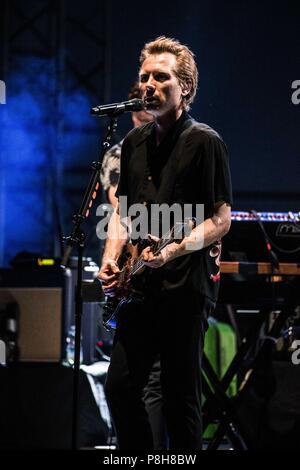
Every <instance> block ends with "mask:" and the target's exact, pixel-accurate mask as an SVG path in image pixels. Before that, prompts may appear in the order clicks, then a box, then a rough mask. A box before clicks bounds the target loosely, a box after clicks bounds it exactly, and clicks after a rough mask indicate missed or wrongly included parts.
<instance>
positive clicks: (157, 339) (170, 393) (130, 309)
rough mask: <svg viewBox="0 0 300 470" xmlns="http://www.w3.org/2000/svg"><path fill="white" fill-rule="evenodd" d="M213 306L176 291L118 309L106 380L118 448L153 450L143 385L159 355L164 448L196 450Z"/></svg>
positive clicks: (200, 430)
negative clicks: (166, 445) (166, 442)
mask: <svg viewBox="0 0 300 470" xmlns="http://www.w3.org/2000/svg"><path fill="white" fill-rule="evenodd" d="M213 307H214V304H213V303H212V302H211V301H210V300H209V299H207V298H206V297H203V296H200V295H199V294H196V293H192V294H191V293H189V294H188V293H185V292H183V291H181V292H179V291H177V293H176V294H172V295H169V296H168V297H165V298H161V299H159V300H158V299H148V300H147V301H146V302H144V303H143V304H129V305H126V306H125V307H124V309H123V310H122V312H121V316H120V320H119V324H118V328H117V331H116V334H115V338H114V346H113V351H112V355H111V362H110V367H109V370H108V375H107V381H106V394H107V399H108V403H109V407H110V410H111V414H112V418H113V421H114V425H115V429H116V433H117V439H118V446H119V449H138V450H144V451H149V450H153V449H154V443H153V435H152V432H151V426H150V423H149V417H148V413H147V411H146V407H145V402H144V388H145V386H146V385H147V384H148V380H149V375H150V372H151V370H152V368H153V364H154V363H155V361H156V360H157V357H158V355H159V357H160V363H161V373H160V381H161V391H162V409H163V414H164V418H165V421H166V426H167V432H168V437H169V449H172V450H178V451H179V450H200V449H201V446H202V419H201V373H200V367H201V357H202V351H203V343H204V332H205V330H206V328H207V317H208V315H209V314H210V312H211V310H212V309H213Z"/></svg>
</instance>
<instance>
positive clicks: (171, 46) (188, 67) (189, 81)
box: [140, 36, 198, 110]
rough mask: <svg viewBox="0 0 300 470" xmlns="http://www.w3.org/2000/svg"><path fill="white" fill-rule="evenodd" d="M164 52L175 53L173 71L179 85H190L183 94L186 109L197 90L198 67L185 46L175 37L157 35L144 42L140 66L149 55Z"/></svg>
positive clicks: (192, 55)
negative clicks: (151, 39) (188, 89)
mask: <svg viewBox="0 0 300 470" xmlns="http://www.w3.org/2000/svg"><path fill="white" fill-rule="evenodd" d="M164 52H169V53H171V54H174V55H175V57H176V63H177V66H176V69H175V70H174V73H175V75H176V77H177V78H178V81H179V83H180V85H181V86H188V87H190V91H189V93H188V94H187V95H185V96H183V106H184V108H185V109H187V110H188V109H189V107H190V106H189V105H190V104H191V103H192V102H193V100H194V98H195V95H196V91H197V86H198V69H197V65H196V62H195V56H194V54H193V52H192V51H191V50H190V49H189V48H188V47H187V46H184V45H183V44H181V43H180V42H179V41H177V40H176V39H172V38H167V37H165V36H159V37H158V38H156V39H155V40H154V41H151V42H148V43H147V44H145V46H144V48H143V50H142V52H141V55H140V66H142V64H143V62H144V60H145V59H147V58H148V57H149V56H150V55H154V54H163V53H164Z"/></svg>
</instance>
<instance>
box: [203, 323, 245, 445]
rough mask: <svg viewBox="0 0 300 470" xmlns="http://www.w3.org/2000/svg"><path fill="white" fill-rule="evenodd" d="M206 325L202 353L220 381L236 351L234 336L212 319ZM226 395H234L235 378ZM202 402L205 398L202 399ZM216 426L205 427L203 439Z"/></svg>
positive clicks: (227, 326)
mask: <svg viewBox="0 0 300 470" xmlns="http://www.w3.org/2000/svg"><path fill="white" fill-rule="evenodd" d="M208 323H209V328H208V330H207V332H206V335H205V343H204V353H205V355H206V356H207V359H208V360H209V362H210V364H211V365H212V367H213V369H214V371H215V373H216V374H217V376H218V378H219V379H220V380H221V379H222V377H223V376H224V375H225V373H226V371H227V369H228V367H229V365H230V363H231V361H232V359H233V358H234V356H235V354H236V351H237V342H236V334H235V331H234V329H233V328H232V327H231V326H230V325H229V324H227V323H222V322H219V321H217V320H216V319H215V318H213V317H209V319H208ZM208 383H209V381H208ZM226 393H227V395H228V396H229V397H232V396H234V395H236V393H237V376H234V377H233V379H232V381H231V383H230V385H229V387H228V389H227V391H226ZM204 401H205V398H204V397H203V402H204ZM217 426H218V424H210V425H209V426H207V428H206V430H205V432H204V435H203V437H204V438H205V439H210V438H211V437H212V436H213V435H214V433H215V431H216V429H217Z"/></svg>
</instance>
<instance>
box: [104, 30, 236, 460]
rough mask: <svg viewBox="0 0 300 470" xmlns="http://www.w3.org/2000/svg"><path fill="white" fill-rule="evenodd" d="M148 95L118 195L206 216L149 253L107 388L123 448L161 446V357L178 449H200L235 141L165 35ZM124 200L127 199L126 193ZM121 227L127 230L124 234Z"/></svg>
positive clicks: (119, 334) (110, 266)
mask: <svg viewBox="0 0 300 470" xmlns="http://www.w3.org/2000/svg"><path fill="white" fill-rule="evenodd" d="M139 79H140V88H141V93H142V99H143V101H144V103H145V107H146V109H147V111H148V112H149V113H151V114H152V115H153V117H154V121H153V122H151V123H149V124H146V125H144V126H142V127H139V128H135V129H133V130H132V131H131V132H130V133H129V134H128V135H127V136H126V138H125V140H124V143H123V146H122V154H121V174H120V180H119V185H118V189H117V192H116V196H117V197H118V198H119V200H120V201H121V196H123V197H124V196H126V197H127V204H128V206H131V205H132V204H136V203H142V204H144V206H145V207H147V209H148V213H149V220H151V216H152V214H151V210H152V207H153V205H154V204H167V205H168V206H172V205H173V204H175V203H176V204H180V206H182V207H183V206H184V205H186V204H189V205H190V206H191V207H193V209H195V208H196V207H197V206H201V205H203V206H204V218H203V219H204V220H203V221H202V222H201V223H198V224H196V226H194V228H193V229H192V231H191V233H190V234H189V235H186V236H184V238H183V239H182V240H179V241H178V240H177V241H176V242H172V243H169V244H167V245H166V246H165V248H163V249H162V251H161V252H160V253H159V254H157V253H156V252H154V248H153V245H152V246H148V247H146V248H144V250H143V251H142V259H143V263H144V265H145V266H146V269H145V270H144V272H143V273H142V274H141V276H144V283H143V286H144V287H143V300H142V301H140V302H131V303H127V304H126V305H125V306H124V308H123V309H122V310H121V312H120V315H119V321H118V326H117V331H116V334H115V339H114V347H113V352H112V356H111V363H110V367H109V371H108V376H107V383H106V392H107V397H108V401H109V406H110V410H111V413H112V417H113V420H114V424H115V428H116V433H117V438H118V445H119V448H120V449H122V450H123V449H139V450H145V451H149V450H151V449H153V437H152V433H151V428H150V425H149V421H148V415H147V413H146V411H145V404H144V401H143V389H144V387H145V385H146V384H147V382H148V377H149V373H150V371H151V368H152V365H153V363H154V361H155V359H156V358H157V355H158V354H159V356H160V360H161V388H162V394H163V412H164V417H165V420H166V424H167V431H168V437H169V449H172V450H177V451H182V450H185V451H188V450H200V449H201V445H202V442H201V440H202V420H201V357H202V351H203V342H204V333H205V330H206V327H207V321H206V320H207V317H208V315H209V314H210V313H211V312H212V310H213V309H214V307H215V303H216V300H217V294H218V287H219V280H220V275H219V259H220V251H221V242H220V240H221V238H222V237H223V236H224V235H225V234H226V233H227V232H228V230H229V227H230V206H231V204H232V195H231V181H230V172H229V166H228V157H227V151H226V147H225V144H224V143H223V141H222V140H221V138H220V136H219V135H218V134H217V133H216V132H215V131H214V130H213V129H211V128H210V127H208V126H207V125H205V124H200V123H198V122H196V121H195V120H193V119H192V118H191V117H190V116H189V114H188V113H187V111H188V109H189V105H190V104H191V103H192V101H193V99H194V97H195V94H196V90H197V82H198V71H197V66H196V63H195V60H194V55H193V53H192V51H191V50H190V49H189V48H188V47H186V46H184V45H182V44H180V43H179V42H178V41H176V40H174V39H169V38H166V37H159V38H157V39H156V40H154V41H153V42H150V43H148V44H146V45H145V47H144V49H143V50H142V52H141V56H140V70H139ZM122 199H123V198H122ZM120 215H121V216H122V207H120V204H118V205H117V207H116V209H115V211H114V213H113V215H112V217H111V220H110V222H109V228H108V239H107V242H106V246H105V252H104V255H103V262H102V266H101V269H100V273H99V278H100V280H101V282H102V285H103V289H104V291H105V293H106V294H107V295H113V294H114V291H115V289H116V286H117V285H118V277H119V276H118V274H119V272H120V270H119V266H118V260H119V257H120V254H121V252H122V249H123V247H124V244H125V243H126V233H125V228H124V224H123V223H122V220H121V216H120ZM116 234H119V235H118V236H117V237H116Z"/></svg>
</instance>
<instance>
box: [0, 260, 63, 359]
mask: <svg viewBox="0 0 300 470" xmlns="http://www.w3.org/2000/svg"><path fill="white" fill-rule="evenodd" d="M67 282H68V276H67V275H66V272H65V271H64V270H62V269H54V268H53V269H49V270H44V269H3V270H0V286H1V287H0V312H1V317H2V328H3V315H5V310H6V308H7V305H8V304H15V307H16V309H17V341H18V346H19V350H20V358H19V360H20V361H22V362H59V361H61V359H62V357H63V344H64V336H65V335H64V332H65V325H64V323H65V319H64V311H65V308H64V304H65V301H66V291H67V290H68V288H67V287H66V286H67Z"/></svg>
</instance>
